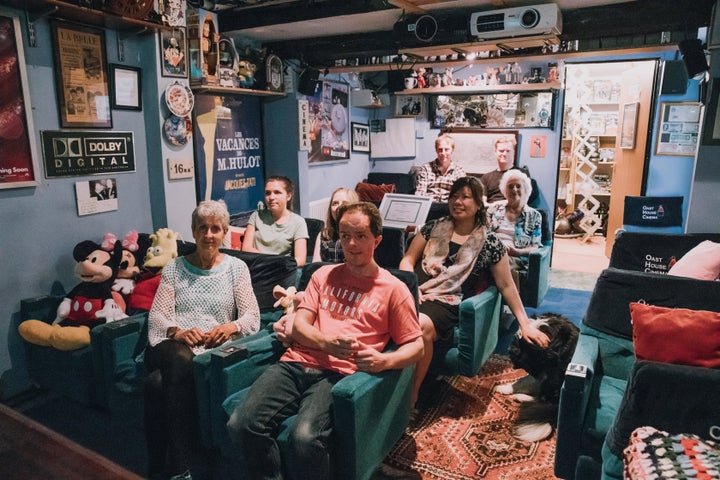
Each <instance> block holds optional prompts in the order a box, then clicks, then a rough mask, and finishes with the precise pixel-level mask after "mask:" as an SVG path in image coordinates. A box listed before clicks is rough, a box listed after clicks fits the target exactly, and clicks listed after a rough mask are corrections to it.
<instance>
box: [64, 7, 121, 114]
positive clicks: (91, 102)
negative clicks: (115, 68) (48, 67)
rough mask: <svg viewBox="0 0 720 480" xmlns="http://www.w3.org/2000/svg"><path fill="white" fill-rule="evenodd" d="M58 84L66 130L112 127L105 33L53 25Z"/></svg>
mask: <svg viewBox="0 0 720 480" xmlns="http://www.w3.org/2000/svg"><path fill="white" fill-rule="evenodd" d="M52 37H53V47H54V49H53V51H54V60H55V83H56V89H57V95H58V109H59V112H60V126H61V127H62V128H112V117H111V115H110V89H109V87H108V79H107V57H106V54H105V32H104V30H99V29H96V28H90V27H85V26H80V25H75V24H71V23H65V22H58V21H55V22H53V23H52Z"/></svg>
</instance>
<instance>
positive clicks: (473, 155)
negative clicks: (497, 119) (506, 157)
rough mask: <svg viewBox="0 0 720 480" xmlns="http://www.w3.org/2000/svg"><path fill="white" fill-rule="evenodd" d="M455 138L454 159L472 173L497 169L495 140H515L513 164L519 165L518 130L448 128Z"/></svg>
mask: <svg viewBox="0 0 720 480" xmlns="http://www.w3.org/2000/svg"><path fill="white" fill-rule="evenodd" d="M445 132H446V133H448V134H450V136H451V137H453V139H455V151H454V152H453V161H454V162H455V163H457V164H458V165H460V166H461V167H463V170H465V172H466V173H468V174H470V175H480V174H483V173H487V172H490V171H493V170H497V157H496V155H495V142H496V141H498V140H499V139H508V140H510V141H511V142H512V141H513V140H514V142H515V157H514V159H513V165H517V144H518V131H517V130H485V129H483V128H459V129H447V130H445Z"/></svg>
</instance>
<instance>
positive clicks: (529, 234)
mask: <svg viewBox="0 0 720 480" xmlns="http://www.w3.org/2000/svg"><path fill="white" fill-rule="evenodd" d="M500 191H501V192H502V193H503V195H505V200H501V201H499V202H495V203H493V204H491V205H490V206H489V207H488V221H489V223H490V231H491V232H494V233H495V234H496V235H497V236H498V237H499V238H500V241H501V242H502V243H503V245H505V250H507V253H508V260H509V262H510V273H511V274H512V277H513V281H514V282H515V286H516V287H517V289H518V291H519V290H520V274H519V272H520V271H521V270H527V262H528V257H527V256H528V254H529V253H530V252H532V251H533V250H537V249H538V248H540V247H541V246H542V244H541V243H540V240H541V238H542V215H540V212H538V211H537V210H535V209H534V208H532V207H530V206H528V204H527V201H528V198H530V193H531V192H532V183H531V182H530V178H529V177H528V176H527V175H525V174H524V173H523V172H522V171H521V170H508V171H507V172H505V174H504V175H503V176H502V179H501V180H500Z"/></svg>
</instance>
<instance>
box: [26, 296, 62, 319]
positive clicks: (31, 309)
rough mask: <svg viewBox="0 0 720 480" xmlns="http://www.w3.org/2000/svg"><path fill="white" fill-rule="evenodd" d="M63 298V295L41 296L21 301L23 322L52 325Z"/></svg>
mask: <svg viewBox="0 0 720 480" xmlns="http://www.w3.org/2000/svg"><path fill="white" fill-rule="evenodd" d="M63 298H64V296H63V295H40V296H38V297H32V298H25V299H22V300H20V319H21V321H25V320H30V319H33V320H42V321H44V322H47V323H52V321H53V320H55V314H56V311H57V307H58V305H60V302H62V300H63Z"/></svg>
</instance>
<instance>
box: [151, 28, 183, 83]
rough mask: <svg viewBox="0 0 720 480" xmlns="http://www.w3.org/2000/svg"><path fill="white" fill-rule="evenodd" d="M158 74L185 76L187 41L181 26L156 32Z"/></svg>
mask: <svg viewBox="0 0 720 480" xmlns="http://www.w3.org/2000/svg"><path fill="white" fill-rule="evenodd" d="M158 43H159V47H160V63H161V65H160V75H162V76H163V77H178V78H187V75H188V68H187V41H186V36H185V29H184V28H182V27H178V28H173V29H172V30H161V31H160V32H158Z"/></svg>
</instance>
